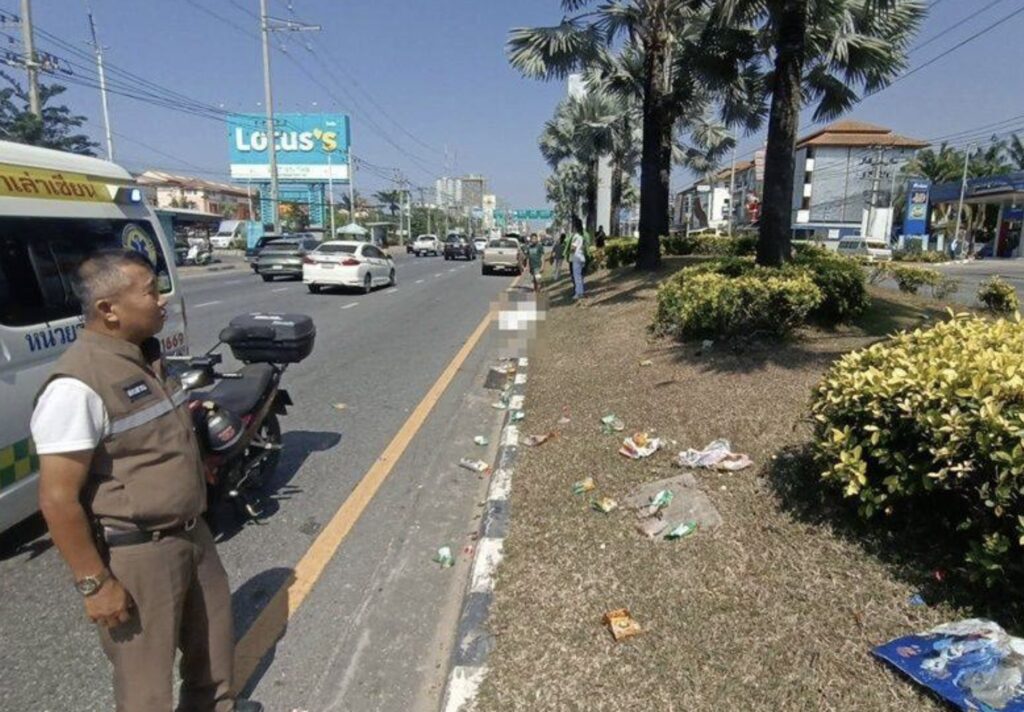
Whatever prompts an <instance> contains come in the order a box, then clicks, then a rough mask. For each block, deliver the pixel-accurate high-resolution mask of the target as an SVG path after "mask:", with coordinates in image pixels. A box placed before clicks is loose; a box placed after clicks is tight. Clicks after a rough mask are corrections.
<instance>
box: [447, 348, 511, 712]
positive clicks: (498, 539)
mask: <svg viewBox="0 0 1024 712" xmlns="http://www.w3.org/2000/svg"><path fill="white" fill-rule="evenodd" d="M528 367H529V359H527V358H520V359H519V361H518V365H517V367H516V375H515V378H514V379H513V381H512V386H511V391H510V394H511V396H510V398H509V408H508V411H507V414H506V416H505V425H504V426H503V428H502V431H501V440H500V445H499V447H498V454H497V456H496V458H495V462H494V470H493V474H492V475H491V484H490V487H489V488H488V490H487V504H486V506H485V509H484V515H483V516H482V517H481V521H480V536H479V538H478V540H477V545H476V553H475V555H474V558H473V568H472V574H471V575H470V579H469V588H468V590H467V592H466V598H465V600H464V601H463V604H462V611H461V613H460V615H459V624H458V627H457V629H456V632H455V645H454V647H453V649H452V657H451V663H450V672H449V675H448V682H447V684H446V686H445V693H444V698H443V699H442V703H441V709H442V710H443V711H444V712H468V711H469V710H470V709H472V708H473V705H474V704H475V701H476V695H477V692H478V691H479V689H480V685H481V683H482V682H483V680H484V678H485V677H486V675H487V657H488V655H489V653H490V652H491V650H492V649H493V648H494V636H493V635H491V634H490V633H489V632H488V631H487V629H486V623H487V615H488V613H489V612H490V608H491V602H492V600H493V599H494V574H495V572H496V571H497V569H498V565H499V564H500V563H501V559H502V556H503V554H504V551H503V548H504V542H505V537H506V536H507V534H508V518H509V504H508V496H509V491H510V489H511V487H512V473H513V470H514V468H515V463H516V458H517V456H518V452H519V428H518V427H516V425H515V424H513V423H512V422H511V420H512V413H513V412H515V411H516V410H520V409H521V408H522V402H523V398H524V396H525V394H526V382H527V368H528Z"/></svg>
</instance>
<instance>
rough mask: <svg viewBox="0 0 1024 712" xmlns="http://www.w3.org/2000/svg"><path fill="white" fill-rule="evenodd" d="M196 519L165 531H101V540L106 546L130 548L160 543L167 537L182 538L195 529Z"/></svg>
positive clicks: (106, 529)
mask: <svg viewBox="0 0 1024 712" xmlns="http://www.w3.org/2000/svg"><path fill="white" fill-rule="evenodd" d="M197 521H198V519H197V518H195V517H193V518H192V519H189V520H188V521H187V522H185V523H184V524H179V525H178V526H176V527H168V528H167V529H130V530H125V529H110V528H107V527H105V528H104V529H103V539H104V541H106V542H107V546H111V547H113V546H131V545H133V544H145V543H146V542H152V541H160V540H161V539H166V538H167V537H169V536H182V535H183V534H187V533H188V532H190V531H192V530H193V529H195V527H196V522H197Z"/></svg>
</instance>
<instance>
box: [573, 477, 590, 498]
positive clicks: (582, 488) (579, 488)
mask: <svg viewBox="0 0 1024 712" xmlns="http://www.w3.org/2000/svg"><path fill="white" fill-rule="evenodd" d="M592 489H594V478H593V477H587V478H586V479H583V480H580V481H579V482H573V483H572V493H573V494H584V493H585V492H589V491H591V490H592Z"/></svg>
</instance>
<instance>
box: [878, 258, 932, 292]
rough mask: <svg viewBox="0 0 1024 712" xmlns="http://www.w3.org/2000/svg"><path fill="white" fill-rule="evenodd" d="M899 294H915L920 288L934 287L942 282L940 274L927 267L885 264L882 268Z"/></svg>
mask: <svg viewBox="0 0 1024 712" xmlns="http://www.w3.org/2000/svg"><path fill="white" fill-rule="evenodd" d="M882 269H884V270H885V271H886V273H887V275H888V276H889V277H891V278H892V279H893V280H894V281H895V282H896V286H897V287H899V290H900V291H901V292H905V293H907V294H917V290H919V289H920V288H921V287H924V286H929V287H935V286H936V285H938V284H939V282H941V281H942V274H941V273H939V272H936V271H935V270H933V269H928V268H927V267H911V266H910V265H898V264H892V263H889V264H886V265H885V266H884V268H882Z"/></svg>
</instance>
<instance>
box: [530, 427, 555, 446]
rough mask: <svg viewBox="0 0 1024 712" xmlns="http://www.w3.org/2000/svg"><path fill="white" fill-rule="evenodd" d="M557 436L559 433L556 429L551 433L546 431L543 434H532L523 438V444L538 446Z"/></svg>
mask: <svg viewBox="0 0 1024 712" xmlns="http://www.w3.org/2000/svg"><path fill="white" fill-rule="evenodd" d="M557 436H558V433H556V432H554V431H552V432H550V433H544V434H543V435H530V436H527V437H526V438H524V439H523V445H526V446H527V447H537V446H538V445H543V444H544V443H546V442H547V441H548V440H551V439H552V438H554V437H557Z"/></svg>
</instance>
